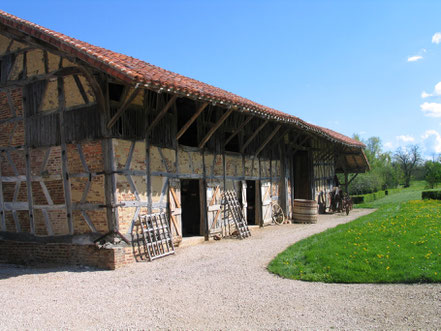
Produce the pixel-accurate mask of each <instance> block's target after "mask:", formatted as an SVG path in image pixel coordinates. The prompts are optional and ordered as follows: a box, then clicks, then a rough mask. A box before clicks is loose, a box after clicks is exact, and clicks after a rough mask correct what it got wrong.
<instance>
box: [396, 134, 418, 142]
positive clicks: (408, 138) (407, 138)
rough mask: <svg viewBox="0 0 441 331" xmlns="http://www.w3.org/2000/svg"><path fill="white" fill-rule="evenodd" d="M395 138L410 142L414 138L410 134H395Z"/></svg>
mask: <svg viewBox="0 0 441 331" xmlns="http://www.w3.org/2000/svg"><path fill="white" fill-rule="evenodd" d="M397 140H399V141H402V142H404V143H410V142H413V141H415V138H414V137H412V136H406V135H401V136H397Z"/></svg>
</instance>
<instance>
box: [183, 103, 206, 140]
mask: <svg viewBox="0 0 441 331" xmlns="http://www.w3.org/2000/svg"><path fill="white" fill-rule="evenodd" d="M207 106H208V102H204V103H203V104H202V105H200V107H199V108H198V109H197V110H196V112H195V113H194V114H193V116H192V117H191V118H190V119H189V120H188V122H187V123H185V124H184V126H183V127H182V128H181V129H180V130H179V132H178V133H177V134H176V140H179V138H181V137H182V136H183V135H184V133H185V132H186V131H187V130H188V128H189V127H190V125H192V124H193V122H194V121H196V119H197V118H198V116H199V115H200V114H201V113H202V112H203V111H204V109H205V108H206V107H207Z"/></svg>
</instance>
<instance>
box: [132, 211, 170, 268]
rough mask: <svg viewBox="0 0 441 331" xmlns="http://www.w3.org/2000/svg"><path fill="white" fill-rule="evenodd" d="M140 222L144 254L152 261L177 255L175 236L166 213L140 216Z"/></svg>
mask: <svg viewBox="0 0 441 331" xmlns="http://www.w3.org/2000/svg"><path fill="white" fill-rule="evenodd" d="M138 220H139V221H138V222H139V223H138V224H139V225H140V230H141V240H142V243H143V246H144V254H145V255H146V257H148V258H149V260H150V261H153V260H155V259H158V258H160V257H164V256H167V255H171V254H175V246H174V245H173V236H172V233H171V231H170V227H169V219H168V217H167V214H166V213H157V214H151V215H140V216H139V218H138Z"/></svg>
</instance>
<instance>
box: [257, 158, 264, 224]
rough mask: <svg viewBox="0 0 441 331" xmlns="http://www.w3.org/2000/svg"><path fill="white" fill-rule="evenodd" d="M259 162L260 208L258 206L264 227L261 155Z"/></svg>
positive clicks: (260, 219) (258, 188)
mask: <svg viewBox="0 0 441 331" xmlns="http://www.w3.org/2000/svg"><path fill="white" fill-rule="evenodd" d="M258 161H259V162H258V164H259V180H258V182H259V185H258V187H257V188H256V190H257V191H258V192H259V199H258V201H259V208H256V209H257V210H259V226H260V227H263V224H264V222H265V220H264V219H263V199H264V197H263V196H262V164H261V162H260V157H259V158H258Z"/></svg>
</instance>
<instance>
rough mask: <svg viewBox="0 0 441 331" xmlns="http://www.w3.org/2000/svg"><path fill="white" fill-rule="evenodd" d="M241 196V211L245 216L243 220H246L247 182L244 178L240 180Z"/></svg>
mask: <svg viewBox="0 0 441 331" xmlns="http://www.w3.org/2000/svg"><path fill="white" fill-rule="evenodd" d="M241 192H242V194H241V196H242V213H243V217H244V218H245V222H246V221H247V208H248V203H247V182H246V181H245V180H243V181H241Z"/></svg>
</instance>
